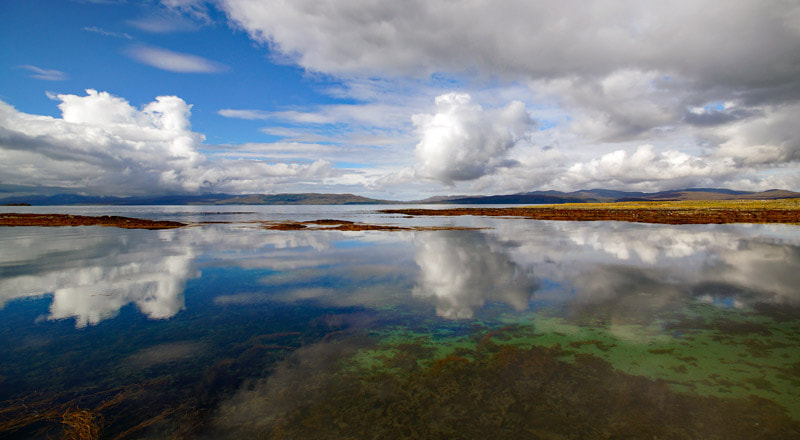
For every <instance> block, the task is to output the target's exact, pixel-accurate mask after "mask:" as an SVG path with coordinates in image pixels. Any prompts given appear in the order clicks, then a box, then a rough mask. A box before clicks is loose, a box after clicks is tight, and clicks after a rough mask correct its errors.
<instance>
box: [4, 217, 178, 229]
mask: <svg viewBox="0 0 800 440" xmlns="http://www.w3.org/2000/svg"><path fill="white" fill-rule="evenodd" d="M0 226H113V227H117V228H125V229H172V228H180V227H182V226H186V224H185V223H179V222H171V221H164V220H146V219H141V218H131V217H120V216H116V215H103V216H99V217H89V216H85V215H69V214H15V213H11V214H0Z"/></svg>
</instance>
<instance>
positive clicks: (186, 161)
mask: <svg viewBox="0 0 800 440" xmlns="http://www.w3.org/2000/svg"><path fill="white" fill-rule="evenodd" d="M52 97H53V99H56V100H58V101H61V102H60V104H59V105H58V107H59V109H60V110H61V113H62V117H61V118H52V117H48V116H37V115H31V114H26V113H22V112H19V111H18V110H16V109H15V108H13V107H12V106H10V105H8V104H6V103H4V102H2V101H0V176H2V180H3V183H4V184H8V185H26V186H50V187H62V188H73V189H74V190H80V191H86V192H90V193H93V194H107V195H134V194H153V193H156V194H159V193H170V192H172V193H175V192H190V193H196V192H214V191H230V192H272V190H273V189H274V187H275V186H276V185H281V184H286V183H289V182H293V183H297V182H304V181H310V182H316V181H319V180H321V179H324V178H326V177H330V176H333V175H334V174H335V173H334V172H333V170H332V169H331V165H330V163H329V162H326V161H322V160H318V161H315V162H305V163H269V162H264V161H259V160H244V159H221V160H216V161H211V160H209V158H208V157H206V156H205V155H204V154H203V153H201V152H200V151H199V150H198V146H199V145H200V144H201V143H202V141H203V139H204V136H203V135H202V134H200V133H196V132H193V131H191V126H190V121H189V117H190V113H191V105H189V104H187V103H186V102H185V101H183V100H182V99H181V98H178V97H176V96H159V97H157V98H156V99H155V101H153V102H150V103H148V104H146V105H144V106H143V107H142V108H141V109H137V108H135V107H133V106H131V105H130V104H129V103H128V102H127V101H126V100H125V99H123V98H120V97H116V96H113V95H111V94H109V93H107V92H98V91H95V90H87V91H86V95H85V96H77V95H53V96H52Z"/></svg>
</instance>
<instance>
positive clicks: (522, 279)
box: [413, 231, 538, 319]
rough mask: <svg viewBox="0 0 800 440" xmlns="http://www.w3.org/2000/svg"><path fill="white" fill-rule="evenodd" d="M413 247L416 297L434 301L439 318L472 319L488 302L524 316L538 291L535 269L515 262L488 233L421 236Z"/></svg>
mask: <svg viewBox="0 0 800 440" xmlns="http://www.w3.org/2000/svg"><path fill="white" fill-rule="evenodd" d="M415 245H416V257H415V260H416V262H417V265H419V267H420V274H419V282H418V284H417V286H416V287H414V291H413V294H414V295H415V296H420V297H431V298H433V299H434V302H435V303H436V314H437V315H439V316H442V317H445V318H449V319H463V318H471V317H472V316H473V315H474V313H475V310H477V309H479V308H481V307H483V305H484V304H485V303H486V302H498V303H505V304H508V305H509V306H511V307H513V308H514V309H516V310H524V309H526V308H527V307H528V302H529V301H530V298H531V296H532V295H533V292H534V290H536V288H537V286H538V283H537V281H536V278H535V277H534V275H533V271H532V269H531V268H530V267H523V266H521V265H519V264H517V263H515V262H513V261H512V260H511V259H510V258H509V255H508V253H507V252H506V251H505V250H504V248H503V246H502V245H501V244H500V243H496V242H494V241H493V240H492V239H491V237H490V236H489V235H487V234H485V233H482V232H478V231H437V232H433V233H426V234H419V235H418V236H417V239H416V240H415Z"/></svg>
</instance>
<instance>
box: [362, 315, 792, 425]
mask: <svg viewBox="0 0 800 440" xmlns="http://www.w3.org/2000/svg"><path fill="white" fill-rule="evenodd" d="M446 326H447V324H445V327H446ZM373 336H374V337H375V338H376V339H377V341H378V342H377V344H376V346H375V347H373V348H371V349H365V350H362V351H360V352H358V354H357V355H356V356H354V357H353V358H352V359H350V360H349V361H348V362H347V368H348V369H350V370H351V371H356V370H362V371H372V372H375V371H380V372H384V373H388V374H401V373H403V372H408V371H416V370H417V369H423V368H431V367H432V366H434V365H436V364H437V362H441V361H442V360H444V359H452V358H458V359H464V360H466V361H470V362H473V361H479V360H481V359H482V358H484V357H486V356H488V355H491V354H493V353H497V352H499V351H500V350H502V349H504V348H505V347H515V348H518V349H532V348H535V347H539V348H548V349H554V350H558V356H559V359H560V360H562V361H564V362H568V363H574V362H576V361H577V360H578V359H580V358H585V357H586V356H590V357H593V358H597V359H600V360H602V361H604V362H607V363H608V364H609V366H610V367H611V368H613V369H614V370H615V371H618V372H620V373H624V374H628V375H633V376H639V377H644V378H648V379H651V380H658V381H663V382H664V383H665V384H667V386H668V387H669V388H670V389H671V390H673V391H676V392H682V393H685V394H690V395H694V396H703V397H720V398H723V397H724V398H739V399H747V398H750V397H751V396H753V397H758V398H761V399H766V400H769V401H772V402H775V403H776V404H778V405H780V406H781V407H783V408H785V409H786V411H787V414H788V415H789V416H790V417H792V418H794V419H796V420H800V402H798V399H797V397H796V396H797V395H798V394H800V335H799V334H798V332H797V329H796V322H795V321H793V320H786V319H774V318H772V317H769V316H765V315H762V314H757V313H754V312H752V311H742V310H736V309H720V308H718V307H715V306H712V305H708V304H703V303H690V304H688V305H687V306H686V307H685V308H683V309H681V310H680V311H671V312H669V313H665V314H664V316H658V317H656V319H654V320H652V321H650V322H648V323H646V324H645V323H640V324H635V323H623V324H609V323H606V324H605V325H585V324H580V323H575V322H573V321H571V320H569V319H567V318H562V317H556V316H547V314H546V313H529V314H526V315H525V316H514V317H506V318H505V319H504V322H501V323H494V324H493V325H490V324H487V323H486V322H480V323H476V324H474V325H473V326H472V328H471V330H470V331H465V332H448V331H438V332H433V333H430V332H428V333H426V332H422V331H413V330H410V329H405V328H401V327H397V328H393V329H388V330H384V331H383V332H376V333H374V334H373ZM412 365H413V366H414V368H410V367H411V366H412Z"/></svg>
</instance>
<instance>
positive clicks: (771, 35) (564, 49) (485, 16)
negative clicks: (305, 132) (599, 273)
mask: <svg viewBox="0 0 800 440" xmlns="http://www.w3.org/2000/svg"><path fill="white" fill-rule="evenodd" d="M219 6H220V7H221V8H222V9H223V10H224V11H225V12H226V13H227V14H228V16H229V18H230V19H231V20H232V21H233V22H235V23H236V24H237V25H238V26H240V27H242V28H243V29H244V30H246V31H247V32H248V33H249V34H250V36H251V38H253V39H254V40H256V41H260V42H262V43H266V44H269V45H270V47H271V49H272V50H273V51H276V52H279V53H281V54H283V55H284V56H287V57H290V58H291V59H292V60H293V61H295V62H296V63H297V64H299V65H301V66H303V67H305V68H308V69H310V70H315V71H321V72H327V73H336V74H350V73H361V74H363V73H366V74H411V75H420V74H422V75H428V74H431V73H435V72H468V71H477V72H480V73H482V74H488V75H500V76H506V77H520V76H521V77H528V78H556V77H562V76H563V75H564V72H570V73H571V74H575V75H578V76H593V75H607V74H610V73H612V72H614V71H617V70H620V69H622V68H638V69H641V70H644V71H650V70H657V71H663V72H675V73H678V74H681V75H683V76H687V77H690V78H697V79H698V80H701V81H702V82H704V83H705V84H706V85H707V86H709V87H710V86H713V85H714V84H722V83H724V84H728V85H732V86H735V87H745V86H746V87H748V88H749V86H750V85H751V84H752V82H753V80H754V79H755V78H758V79H759V80H766V81H767V82H769V83H771V84H763V83H762V84H763V85H767V86H774V87H768V89H770V90H764V89H762V90H760V91H759V90H755V89H753V92H754V93H757V94H762V93H774V92H775V91H777V90H778V89H782V88H783V87H784V86H786V85H787V84H797V82H798V78H800V75H798V73H800V64H798V63H797V62H796V59H797V57H796V56H795V54H796V53H797V49H798V43H800V34H798V32H797V19H796V16H797V15H798V13H797V11H798V9H800V7H798V5H796V4H795V3H793V2H770V3H769V4H767V5H765V4H764V3H763V2H761V1H759V0H732V1H728V2H726V3H725V5H724V7H722V6H720V5H719V3H718V2H716V1H713V0H700V1H698V0H682V1H678V2H670V3H668V4H667V3H650V2H631V1H627V0H616V1H608V0H592V1H559V0H549V1H537V2H520V1H512V0H504V1H489V0H472V1H468V2H438V1H433V2H432V1H422V0H412V1H411V2H403V3H391V2H389V3H387V2H363V1H358V0H345V1H338V2H335V3H326V4H320V3H319V2H316V1H313V0H297V1H292V2H278V3H275V2H266V3H265V2H262V1H258V0H221V1H220V2H219ZM794 93H795V96H796V95H797V90H795V91H794Z"/></svg>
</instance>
